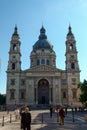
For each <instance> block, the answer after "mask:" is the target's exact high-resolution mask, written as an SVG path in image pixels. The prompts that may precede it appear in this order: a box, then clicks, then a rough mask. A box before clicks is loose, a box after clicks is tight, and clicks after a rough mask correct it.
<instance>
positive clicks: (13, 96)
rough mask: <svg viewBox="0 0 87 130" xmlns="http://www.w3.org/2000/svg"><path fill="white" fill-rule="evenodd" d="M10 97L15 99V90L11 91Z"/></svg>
mask: <svg viewBox="0 0 87 130" xmlns="http://www.w3.org/2000/svg"><path fill="white" fill-rule="evenodd" d="M10 99H15V94H14V91H11V92H10Z"/></svg>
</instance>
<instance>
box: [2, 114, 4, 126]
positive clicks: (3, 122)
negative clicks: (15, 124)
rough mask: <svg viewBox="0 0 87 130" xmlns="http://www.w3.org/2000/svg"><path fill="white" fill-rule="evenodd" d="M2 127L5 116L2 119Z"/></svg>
mask: <svg viewBox="0 0 87 130" xmlns="http://www.w3.org/2000/svg"><path fill="white" fill-rule="evenodd" d="M2 126H4V116H3V119H2Z"/></svg>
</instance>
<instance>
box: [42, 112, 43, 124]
mask: <svg viewBox="0 0 87 130" xmlns="http://www.w3.org/2000/svg"><path fill="white" fill-rule="evenodd" d="M42 123H43V113H42Z"/></svg>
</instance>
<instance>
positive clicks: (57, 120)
mask: <svg viewBox="0 0 87 130" xmlns="http://www.w3.org/2000/svg"><path fill="white" fill-rule="evenodd" d="M57 122H59V114H58V112H57Z"/></svg>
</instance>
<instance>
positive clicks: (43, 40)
mask: <svg viewBox="0 0 87 130" xmlns="http://www.w3.org/2000/svg"><path fill="white" fill-rule="evenodd" d="M37 49H50V50H52V49H53V46H52V45H51V43H50V42H49V41H48V39H47V36H46V35H45V29H44V27H43V26H42V28H41V29H40V36H39V40H38V41H37V42H36V43H35V44H34V46H33V50H37Z"/></svg>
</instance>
